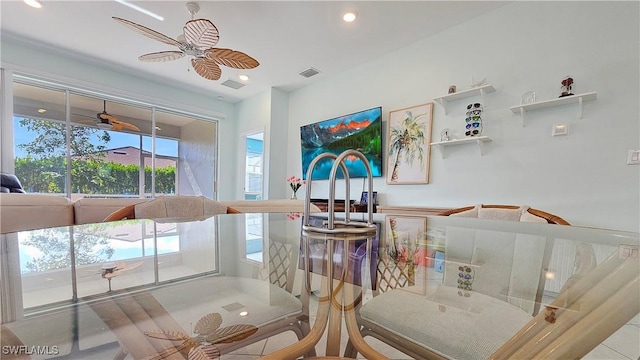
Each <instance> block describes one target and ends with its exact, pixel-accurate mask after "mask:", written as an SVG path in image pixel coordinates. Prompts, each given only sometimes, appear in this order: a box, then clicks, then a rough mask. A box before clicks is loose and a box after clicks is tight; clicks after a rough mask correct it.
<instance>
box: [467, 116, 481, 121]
mask: <svg viewBox="0 0 640 360" xmlns="http://www.w3.org/2000/svg"><path fill="white" fill-rule="evenodd" d="M464 121H466V122H471V121H480V116H469V117H468V118H466V119H464Z"/></svg>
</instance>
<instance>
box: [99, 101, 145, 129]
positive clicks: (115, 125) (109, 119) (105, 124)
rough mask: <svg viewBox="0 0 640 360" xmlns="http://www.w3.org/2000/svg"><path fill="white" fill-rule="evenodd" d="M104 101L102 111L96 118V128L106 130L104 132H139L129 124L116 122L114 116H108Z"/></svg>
mask: <svg viewBox="0 0 640 360" xmlns="http://www.w3.org/2000/svg"><path fill="white" fill-rule="evenodd" d="M103 101H104V110H102V112H101V113H98V115H97V118H98V124H97V125H98V127H99V128H102V129H106V130H115V131H119V130H123V129H126V130H132V131H140V129H139V128H138V127H137V126H135V125H133V124H129V123H128V122H124V121H120V120H118V119H117V118H116V117H115V116H113V115H110V114H108V113H107V101H106V100H103Z"/></svg>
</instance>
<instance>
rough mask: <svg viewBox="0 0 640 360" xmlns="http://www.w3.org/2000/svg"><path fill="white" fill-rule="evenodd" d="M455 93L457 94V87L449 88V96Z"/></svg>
mask: <svg viewBox="0 0 640 360" xmlns="http://www.w3.org/2000/svg"><path fill="white" fill-rule="evenodd" d="M455 92H456V86H455V85H451V86H449V94H455Z"/></svg>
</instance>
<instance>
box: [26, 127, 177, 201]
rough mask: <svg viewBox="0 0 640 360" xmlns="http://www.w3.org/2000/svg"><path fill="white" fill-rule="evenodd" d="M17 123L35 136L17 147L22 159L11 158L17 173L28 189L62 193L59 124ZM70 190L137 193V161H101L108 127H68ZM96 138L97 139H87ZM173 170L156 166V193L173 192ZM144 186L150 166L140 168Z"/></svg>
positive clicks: (63, 164)
mask: <svg viewBox="0 0 640 360" xmlns="http://www.w3.org/2000/svg"><path fill="white" fill-rule="evenodd" d="M20 126H22V127H24V128H26V129H27V130H29V131H33V132H36V133H37V134H38V135H37V136H36V137H35V138H34V139H33V140H32V141H31V142H29V143H25V144H19V145H18V147H20V148H22V149H24V150H25V151H26V152H27V154H28V155H27V157H25V158H16V159H15V166H16V169H15V172H16V176H17V177H18V179H20V181H21V182H22V186H23V187H24V189H25V190H26V191H27V192H40V193H64V192H65V179H66V174H67V161H66V145H67V142H66V138H67V127H66V125H65V124H64V123H60V122H57V121H49V120H41V119H29V118H23V119H20ZM70 132H71V137H70V139H71V140H70V149H71V156H72V160H71V192H72V193H79V194H107V195H123V194H136V195H137V194H139V178H140V172H139V168H138V166H137V165H123V164H120V163H115V162H105V161H104V157H105V155H106V153H105V151H104V150H105V149H106V145H108V144H109V141H111V136H110V135H109V133H108V132H107V131H103V130H98V129H94V128H91V127H86V126H71V127H70ZM95 137H97V140H98V141H97V144H94V143H95V142H96V141H95V140H92V139H95ZM175 176H176V169H175V167H173V166H167V167H165V168H156V192H159V193H167V194H171V193H175V191H176V189H175V187H176V181H175V179H176V178H175ZM145 189H146V191H147V192H149V191H151V168H150V167H148V166H146V167H145Z"/></svg>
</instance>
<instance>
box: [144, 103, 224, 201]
mask: <svg viewBox="0 0 640 360" xmlns="http://www.w3.org/2000/svg"><path fill="white" fill-rule="evenodd" d="M155 117H156V193H157V194H161V193H164V194H170V193H176V194H179V195H203V196H206V197H208V198H211V199H215V198H216V195H215V192H214V184H215V178H216V171H215V169H216V160H215V158H216V139H217V129H216V123H215V122H213V121H206V120H200V119H195V118H192V117H188V116H184V115H180V114H174V113H170V112H166V111H160V110H158V111H156V113H155ZM143 146H144V148H143V149H144V150H147V151H151V142H148V143H147V142H145V144H144V145H143ZM149 161H150V159H149ZM172 176H175V178H174V181H175V185H176V186H175V188H171V187H170V186H167V185H164V184H166V183H169V182H170V181H171V177H172Z"/></svg>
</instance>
